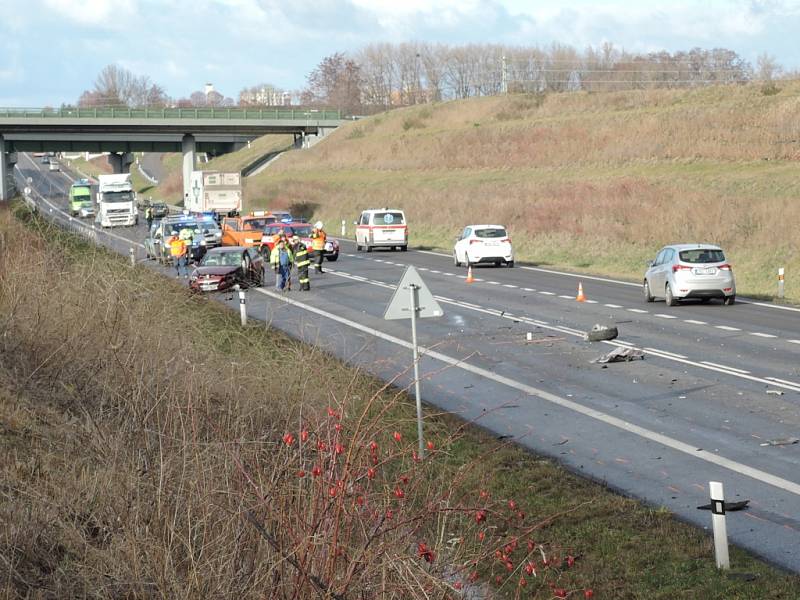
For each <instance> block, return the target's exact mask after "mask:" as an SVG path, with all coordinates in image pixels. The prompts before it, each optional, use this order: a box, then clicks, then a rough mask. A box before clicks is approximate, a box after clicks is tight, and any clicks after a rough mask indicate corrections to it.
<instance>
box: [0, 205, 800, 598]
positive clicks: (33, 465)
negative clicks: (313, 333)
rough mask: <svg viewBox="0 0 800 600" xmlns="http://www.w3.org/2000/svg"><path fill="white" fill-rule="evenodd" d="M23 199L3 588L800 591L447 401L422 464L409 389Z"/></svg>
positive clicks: (9, 247)
mask: <svg viewBox="0 0 800 600" xmlns="http://www.w3.org/2000/svg"><path fill="white" fill-rule="evenodd" d="M21 218H22V219H23V220H24V221H25V222H26V225H24V224H22V223H20V222H19V221H18V220H16V219H14V218H13V217H12V215H11V214H10V213H9V212H8V211H3V212H0V233H2V235H1V236H0V241H2V244H3V247H2V252H0V325H1V326H2V329H3V331H2V335H1V336H0V356H1V357H2V363H0V447H1V448H2V454H3V456H5V457H7V459H6V460H4V461H3V463H2V464H1V465H0V469H1V470H2V471H0V472H2V476H1V477H0V478H1V479H2V482H3V485H2V490H3V493H2V494H1V495H0V522H2V523H3V526H2V530H0V557H2V561H0V586H2V589H3V593H4V594H5V595H6V596H9V597H31V596H37V597H44V598H56V597H59V598H61V597H118V596H125V597H131V598H138V597H142V598H144V597H153V596H160V597H165V596H166V597H186V598H190V597H192V598H194V597H237V598H251V597H252V598H261V597H265V596H267V597H271V598H284V597H285V598H289V597H310V596H311V595H312V593H316V592H319V590H318V589H316V588H315V586H316V584H315V583H314V582H313V581H312V578H311V575H312V574H313V575H314V576H315V577H317V578H318V579H320V580H321V581H323V582H324V583H325V584H326V585H327V586H329V587H328V588H326V590H327V591H326V593H327V594H328V597H345V595H346V594H347V595H346V597H351V596H352V597H369V598H373V597H374V598H379V597H385V598H400V597H404V598H446V597H451V598H457V597H461V594H465V593H473V594H474V593H479V595H481V596H482V597H486V598H490V597H498V598H501V597H509V598H511V597H524V598H552V597H554V596H555V597H571V598H577V597H583V596H584V594H585V590H587V589H592V590H593V597H595V598H619V599H622V598H626V599H627V598H642V599H644V598H647V599H656V598H663V599H667V598H669V599H675V598H686V599H689V598H697V597H711V598H753V599H762V598H786V599H789V598H796V597H798V596H800V582H799V581H798V579H797V578H796V577H794V576H789V575H786V574H784V573H781V572H779V571H776V570H775V569H773V568H771V567H769V566H767V565H765V564H763V563H761V562H759V561H757V560H755V559H754V558H752V557H751V556H750V555H748V554H746V553H744V552H742V551H739V550H736V549H734V550H733V551H732V555H731V560H732V564H733V566H734V569H735V570H737V571H745V572H748V573H753V574H755V575H756V579H755V581H752V582H746V581H742V580H738V579H729V578H728V577H727V576H726V575H724V574H720V573H718V572H717V571H716V570H715V568H714V565H713V556H712V547H711V541H710V539H709V537H708V535H706V534H705V533H703V532H700V531H698V530H696V529H694V528H692V527H689V526H686V525H684V524H681V523H679V522H676V521H675V520H674V519H673V518H672V516H671V515H670V514H669V513H668V512H667V511H664V510H659V509H650V508H647V507H643V506H641V505H640V504H638V503H636V502H634V501H633V500H630V499H626V498H622V497H620V496H618V495H615V494H612V493H610V492H609V491H607V490H606V489H604V488H603V487H602V486H599V485H596V484H593V483H590V482H587V481H585V480H583V479H580V478H578V477H576V476H574V475H572V474H570V473H567V472H565V471H564V470H562V469H560V468H559V467H558V466H556V465H555V464H553V463H552V462H551V461H549V460H543V459H541V458H539V457H536V456H533V455H531V454H529V453H527V452H525V451H523V450H521V449H519V448H517V447H515V446H513V445H509V444H503V443H500V442H498V441H497V440H495V439H494V438H493V437H492V436H490V435H487V434H486V433H484V432H482V431H481V430H479V429H477V428H472V427H466V428H465V427H464V424H463V423H462V422H460V421H459V420H458V419H455V418H453V417H451V416H448V415H442V414H435V413H434V412H433V411H428V416H427V419H428V421H427V422H428V425H427V427H428V432H429V437H430V439H431V440H432V441H433V442H434V450H433V451H432V457H431V458H430V459H429V460H426V461H423V463H418V462H416V461H415V460H413V448H414V446H415V444H414V443H413V437H414V436H413V432H414V420H413V408H412V407H413V403H412V402H411V401H410V400H409V399H408V398H407V397H406V396H405V395H404V394H403V393H402V392H398V391H397V390H393V389H391V388H388V387H386V386H384V385H383V384H382V383H381V382H378V381H376V380H374V379H372V378H370V377H368V376H366V375H365V374H364V373H362V372H358V371H354V370H352V369H350V368H348V367H347V366H346V365H344V364H343V363H341V362H340V361H338V360H336V359H334V358H332V357H330V356H328V355H325V354H324V353H321V352H319V351H318V350H317V349H315V348H314V347H311V346H305V345H303V344H300V343H298V342H295V341H293V340H291V339H289V338H287V337H286V336H285V335H282V334H281V333H279V332H276V331H274V330H271V329H266V328H264V327H263V326H253V327H249V328H246V329H242V328H241V327H239V325H238V316H237V315H235V314H232V313H231V312H230V311H228V310H226V309H224V308H222V307H220V306H219V305H217V304H215V303H212V302H210V301H207V300H205V299H203V298H199V297H195V296H191V295H189V294H188V293H187V291H186V290H185V288H184V287H183V286H180V285H176V284H174V282H172V281H170V280H167V279H165V278H163V277H161V276H160V275H157V274H154V273H152V272H150V271H149V270H147V269H144V268H135V269H131V268H130V267H128V266H127V265H126V261H125V259H124V257H118V256H115V255H111V254H109V253H107V252H105V251H104V250H102V249H98V248H95V247H92V246H89V245H87V244H85V243H83V242H82V241H80V240H78V239H76V238H74V237H71V236H68V235H65V234H62V233H60V232H58V231H55V230H53V229H51V228H50V227H48V226H47V225H45V224H43V223H42V222H41V221H38V220H35V219H34V220H32V219H30V217H28V216H22V217H21ZM53 290H58V293H57V294H56V293H53ZM304 432H306V433H304ZM308 432H310V434H309V433H308ZM304 438H305V439H304ZM408 440H411V442H410V443H409V441H408ZM373 441H376V442H377V443H376V445H375V447H374V448H373V447H372V446H371V443H372V442H373ZM312 443H314V444H315V446H312ZM303 444H306V446H303ZM339 444H341V445H342V448H341V450H342V452H340V451H339V447H338V445H339ZM317 468H319V471H320V472H319V473H318V474H315V473H316V469H317ZM369 469H376V471H377V475H373V476H372V477H371V476H370V475H369ZM373 477H374V478H373ZM398 489H399V490H401V493H398ZM403 490H405V492H404V493H403ZM359 498H361V499H362V500H361V501H359ZM364 507H366V508H364ZM481 511H483V515H482V516H480V513H481ZM251 517H254V518H255V519H256V522H257V523H259V524H260V525H261V526H262V527H263V528H264V531H265V532H266V534H264V532H262V531H261V530H260V529H257V528H256V527H255V526H254V525H253V524H252V523H253V521H251V520H250V518H251ZM376 532H377V533H376ZM482 534H483V536H485V539H484V537H482ZM269 536H272V538H273V540H272V541H274V542H275V545H273V543H272V541H270V539H269ZM365 540H367V541H369V542H370V543H366V545H365ZM528 542H530V543H531V544H532V545H533V550H532V551H529V550H528V547H527V543H528ZM423 543H424V544H425V545H424V546H423V545H420V544H423ZM512 545H513V547H512ZM276 548H278V549H276ZM496 553H499V555H497V554H496ZM545 557H547V560H548V564H546V563H545V560H544V558H545ZM567 557H577V558H575V559H574V564H572V565H570V562H571V561H570V559H568V558H567ZM345 558H347V560H344V559H345ZM292 561H295V562H296V563H298V564H299V565H300V568H299V569H298V568H295V567H294V566H293V564H292ZM473 563H476V564H473ZM349 564H354V565H356V566H357V567H358V568H357V573H354V572H352V571H351V570H349V569H348V565H349ZM509 564H510V566H508V565H509ZM529 564H532V565H533V566H534V568H535V569H536V572H537V575H536V576H532V575H528V573H527V572H526V570H525V569H526V568H527V566H528V565H529ZM467 573H469V575H467ZM473 573H475V574H476V575H477V581H478V583H474V584H473V583H470V579H471V577H472V574H473ZM497 577H499V578H500V579H499V583H497V581H496V578H497ZM523 580H524V581H525V585H524V586H522V585H521V582H522V581H523ZM480 582H482V583H480ZM490 584H491V585H492V587H491V588H490V587H489V585H490ZM479 585H480V587H477V586H479ZM459 588H460V589H459ZM297 594H299V596H297ZM323 595H324V594H323ZM472 597H475V596H472Z"/></svg>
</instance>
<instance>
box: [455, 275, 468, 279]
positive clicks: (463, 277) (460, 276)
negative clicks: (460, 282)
mask: <svg viewBox="0 0 800 600" xmlns="http://www.w3.org/2000/svg"><path fill="white" fill-rule="evenodd" d="M456 277H458V278H459V279H466V278H467V276H466V275H456Z"/></svg>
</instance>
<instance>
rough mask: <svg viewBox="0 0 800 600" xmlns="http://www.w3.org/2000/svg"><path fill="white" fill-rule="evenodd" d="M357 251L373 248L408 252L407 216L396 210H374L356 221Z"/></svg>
mask: <svg viewBox="0 0 800 600" xmlns="http://www.w3.org/2000/svg"><path fill="white" fill-rule="evenodd" d="M355 225H356V250H361V249H362V248H363V249H364V250H366V251H367V252H372V249H373V248H391V249H392V250H394V249H396V248H399V249H400V250H403V251H405V250H408V224H407V223H406V215H405V213H403V211H402V210H399V209H396V208H372V209H370V210H365V211H364V212H362V213H361V217H360V218H359V219H358V221H356V223H355Z"/></svg>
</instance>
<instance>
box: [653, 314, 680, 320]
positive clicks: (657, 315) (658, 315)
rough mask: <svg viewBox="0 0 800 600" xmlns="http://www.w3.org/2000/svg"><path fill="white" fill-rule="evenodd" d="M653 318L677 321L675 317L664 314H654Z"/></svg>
mask: <svg viewBox="0 0 800 600" xmlns="http://www.w3.org/2000/svg"><path fill="white" fill-rule="evenodd" d="M653 316H654V317H658V318H660V319H677V318H678V317H676V316H675V315H665V314H664V313H656V314H655V315H653Z"/></svg>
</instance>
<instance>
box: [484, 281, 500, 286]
mask: <svg viewBox="0 0 800 600" xmlns="http://www.w3.org/2000/svg"><path fill="white" fill-rule="evenodd" d="M486 283H488V284H489V285H500V282H499V281H487V282H486Z"/></svg>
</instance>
